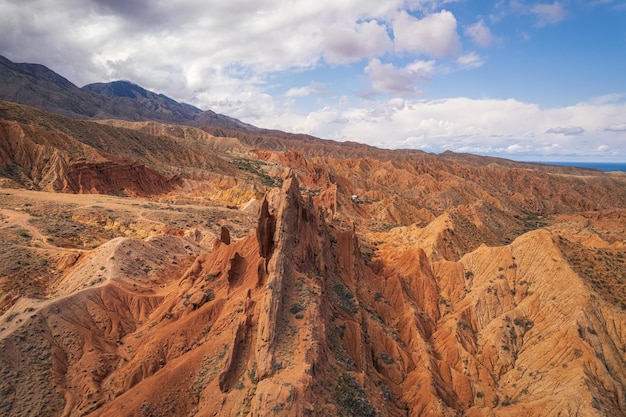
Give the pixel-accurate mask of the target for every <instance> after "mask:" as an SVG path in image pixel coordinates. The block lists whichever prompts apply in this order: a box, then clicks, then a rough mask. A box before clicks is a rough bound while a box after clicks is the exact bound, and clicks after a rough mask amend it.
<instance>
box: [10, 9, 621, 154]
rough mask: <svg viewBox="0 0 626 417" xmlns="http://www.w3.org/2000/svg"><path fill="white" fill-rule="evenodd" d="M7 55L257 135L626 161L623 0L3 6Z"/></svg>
mask: <svg viewBox="0 0 626 417" xmlns="http://www.w3.org/2000/svg"><path fill="white" fill-rule="evenodd" d="M0 54H1V55H4V56H5V57H7V58H9V59H11V60H13V61H16V62H35V63H41V64H44V65H46V66H48V67H50V68H51V69H53V70H54V71H56V72H58V73H60V74H61V75H63V76H65V77H66V78H68V79H69V80H70V81H72V82H73V83H75V84H77V85H78V86H82V85H85V84H88V83H92V82H105V81H112V80H118V79H124V80H130V81H132V82H134V83H137V84H139V85H141V86H143V87H145V88H148V89H150V90H153V91H156V92H159V93H164V94H166V95H168V96H170V97H172V98H174V99H176V100H179V101H184V102H187V103H191V104H194V105H196V106H198V107H200V108H202V109H211V110H214V111H216V112H218V113H223V114H226V115H229V116H232V117H236V118H238V119H240V120H242V121H244V122H247V123H251V124H254V125H256V126H259V127H267V128H278V129H282V130H285V131H290V132H305V133H310V134H313V135H316V136H320V137H324V138H330V139H336V140H354V141H358V142H364V143H368V144H371V145H375V146H379V147H385V148H416V149H422V150H425V151H428V152H436V153H439V152H443V151H445V150H453V151H457V152H471V153H477V154H486V155H496V156H503V157H506V158H511V159H517V160H543V161H559V160H562V161H584V160H588V161H606V162H611V161H614V162H626V76H625V75H624V74H626V1H625V0H559V1H551V0H542V1H536V0H499V1H483V0H315V1H310V0H254V1H253V0H219V1H218V0H167V1H164V0H0Z"/></svg>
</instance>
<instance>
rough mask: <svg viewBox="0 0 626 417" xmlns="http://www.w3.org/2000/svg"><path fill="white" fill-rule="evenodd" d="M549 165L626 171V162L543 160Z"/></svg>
mask: <svg viewBox="0 0 626 417" xmlns="http://www.w3.org/2000/svg"><path fill="white" fill-rule="evenodd" d="M541 163H542V164H548V165H560V166H566V167H579V168H593V169H599V170H600V171H605V172H610V171H624V172H626V162H541Z"/></svg>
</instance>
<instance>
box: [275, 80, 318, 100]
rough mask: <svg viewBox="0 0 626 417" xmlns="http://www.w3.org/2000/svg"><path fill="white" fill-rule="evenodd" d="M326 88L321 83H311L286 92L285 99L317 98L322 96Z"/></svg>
mask: <svg viewBox="0 0 626 417" xmlns="http://www.w3.org/2000/svg"><path fill="white" fill-rule="evenodd" d="M325 90H326V86H325V84H323V83H316V82H311V83H310V84H309V85H307V86H304V87H294V88H290V89H289V90H287V92H286V93H285V96H286V97H305V96H313V95H315V96H318V95H322V94H324V92H325Z"/></svg>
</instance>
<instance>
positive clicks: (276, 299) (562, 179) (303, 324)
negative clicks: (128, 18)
mask: <svg viewBox="0 0 626 417" xmlns="http://www.w3.org/2000/svg"><path fill="white" fill-rule="evenodd" d="M299 141H300V142H299ZM298 143H300V144H301V146H294V144H298ZM0 247H1V250H0V352H1V354H0V376H1V378H0V414H1V415H6V416H64V417H69V416H72V417H74V416H90V417H96V416H266V415H283V416H307V415H308V416H335V415H338V416H412V417H413V416H415V417H416V416H473V417H483V416H484V417H487V416H489V417H491V416H546V417H548V416H581V417H582V416H621V415H625V414H626V394H625V392H624V389H625V388H626V174H624V173H619V172H616V173H604V172H600V171H595V170H588V169H578V168H572V167H551V166H547V165H540V164H528V163H516V162H513V161H508V160H502V159H497V158H487V157H477V156H474V155H463V154H453V153H446V154H442V155H433V154H427V153H423V152H419V151H402V150H398V151H389V150H383V149H377V148H370V147H367V146H365V145H359V144H355V143H336V142H330V141H323V140H316V139H315V138H311V137H302V136H297V135H292V136H290V135H288V134H284V133H280V132H267V131H265V132H263V131H253V132H251V131H250V130H240V131H234V130H232V129H231V130H229V129H228V128H225V127H219V126H217V127H216V126H213V127H211V126H204V127H202V126H200V127H193V126H190V125H186V126H185V125H179V124H168V123H165V122H163V121H161V122H158V121H129V120H113V119H106V120H104V119H103V120H78V119H70V118H66V117H64V116H59V115H55V114H52V113H47V112H45V111H42V110H36V109H34V108H31V107H27V106H21V105H17V104H14V103H9V102H0Z"/></svg>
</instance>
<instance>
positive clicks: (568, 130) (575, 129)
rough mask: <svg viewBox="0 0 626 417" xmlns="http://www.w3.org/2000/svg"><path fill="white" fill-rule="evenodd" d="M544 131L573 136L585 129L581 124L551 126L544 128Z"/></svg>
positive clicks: (583, 131)
mask: <svg viewBox="0 0 626 417" xmlns="http://www.w3.org/2000/svg"><path fill="white" fill-rule="evenodd" d="M546 133H556V134H561V135H565V136H575V135H580V134H583V133H585V129H583V128H582V126H566V127H551V128H550V129H548V130H546Z"/></svg>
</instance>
